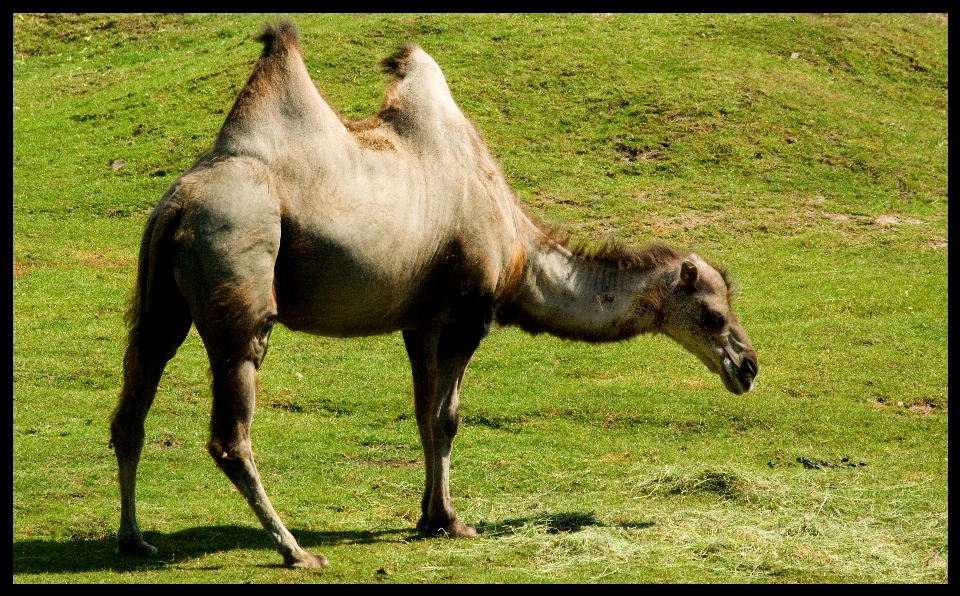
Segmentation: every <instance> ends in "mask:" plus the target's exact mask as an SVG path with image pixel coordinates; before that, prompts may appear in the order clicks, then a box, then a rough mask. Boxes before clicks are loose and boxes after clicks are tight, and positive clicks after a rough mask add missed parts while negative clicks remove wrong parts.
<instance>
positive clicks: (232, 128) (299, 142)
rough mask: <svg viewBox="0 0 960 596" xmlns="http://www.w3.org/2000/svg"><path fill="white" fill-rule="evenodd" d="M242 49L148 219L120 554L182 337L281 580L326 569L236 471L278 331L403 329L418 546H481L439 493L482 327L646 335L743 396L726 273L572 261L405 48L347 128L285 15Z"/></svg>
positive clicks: (123, 398) (116, 429) (637, 262)
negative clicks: (250, 60)
mask: <svg viewBox="0 0 960 596" xmlns="http://www.w3.org/2000/svg"><path fill="white" fill-rule="evenodd" d="M258 39H259V41H261V42H262V43H263V52H262V53H261V55H260V58H259V59H258V60H257V62H256V64H255V66H254V68H253V72H252V74H251V75H250V77H249V79H248V80H247V83H246V85H245V86H244V88H243V89H242V90H241V91H240V93H239V95H238V96H237V98H236V100H235V101H234V103H233V107H232V108H231V109H230V111H229V113H228V115H227V118H226V120H225V122H224V123H223V126H222V127H221V129H220V132H219V134H218V135H217V137H216V138H215V139H214V141H213V146H212V148H211V149H210V151H208V152H207V153H206V154H204V155H203V156H202V157H201V158H200V159H198V160H197V162H196V163H195V164H194V165H193V166H192V167H191V168H190V169H188V170H187V171H186V172H184V173H183V174H182V175H181V176H179V177H178V178H177V179H176V180H175V181H174V182H173V183H172V184H171V185H170V187H169V188H168V189H167V191H166V192H165V193H164V194H163V196H162V197H161V198H160V201H159V202H158V203H157V206H156V207H155V208H154V210H153V213H152V214H151V215H150V218H149V219H148V220H147V223H146V226H145V227H144V231H143V237H142V242H141V253H140V261H139V263H140V266H139V269H138V272H137V278H136V282H135V283H136V287H135V292H134V293H133V299H132V302H131V305H130V310H129V313H128V317H127V320H128V322H129V327H130V328H129V337H128V342H127V349H126V354H125V356H124V381H123V388H122V390H121V395H120V401H119V403H118V405H117V408H116V410H115V412H114V415H113V418H112V422H111V437H112V438H111V442H112V444H113V446H114V447H115V449H116V456H117V461H118V464H119V466H118V467H119V472H118V474H119V479H120V495H121V497H120V501H121V509H120V510H121V513H120V527H119V530H118V531H117V540H118V543H119V547H118V551H119V552H120V553H121V554H129V555H138V556H144V555H151V554H153V553H155V552H156V548H155V547H154V546H153V545H151V544H148V543H147V542H146V541H145V540H144V538H143V535H142V533H141V531H140V528H139V526H138V524H137V519H136V505H135V485H136V472H137V464H138V462H139V461H140V454H141V450H142V446H143V438H144V430H143V429H144V427H143V422H144V419H145V417H146V415H147V412H148V410H149V408H150V404H151V403H152V402H153V398H154V394H155V393H156V390H157V385H158V383H159V381H160V379H161V377H162V374H163V370H164V368H165V366H166V364H167V362H168V361H169V360H170V359H171V358H172V357H173V355H174V354H175V353H176V351H177V348H178V347H179V346H180V344H181V343H182V342H183V341H184V339H185V337H186V336H187V332H188V331H189V330H190V328H191V325H195V326H196V328H197V331H198V332H199V334H200V337H201V339H202V342H203V346H204V349H205V350H206V351H207V355H208V357H209V361H210V368H211V373H212V379H213V380H212V387H213V409H212V414H211V417H212V419H211V424H210V430H211V433H210V441H209V443H208V447H207V448H208V451H209V453H210V455H211V456H212V457H213V459H214V461H215V462H216V465H217V466H218V467H219V468H220V469H221V470H222V471H223V472H224V473H225V474H226V476H227V477H228V478H229V479H230V480H231V481H232V482H233V483H234V485H235V486H236V487H237V489H238V490H239V491H240V493H241V494H242V495H243V496H244V498H245V499H246V500H247V503H248V504H249V505H250V507H251V508H252V509H253V510H254V513H255V514H256V516H257V518H258V519H259V520H260V521H261V523H262V524H263V526H264V529H265V530H266V531H267V534H268V535H269V536H270V538H271V540H272V541H273V544H274V547H275V548H276V549H277V551H278V552H279V553H280V555H281V556H282V557H283V561H284V564H286V565H287V566H290V567H323V566H326V565H327V560H326V558H325V557H323V556H322V555H316V554H311V553H308V552H306V551H305V550H304V549H303V548H301V547H300V545H299V544H298V543H297V540H296V539H295V538H294V536H293V535H292V534H291V533H290V532H289V531H288V530H287V528H286V527H285V526H284V525H283V522H282V521H281V520H280V517H279V516H278V515H277V513H276V511H275V510H274V509H273V507H272V505H271V504H270V500H269V498H268V497H267V495H266V492H265V491H264V489H263V486H262V484H261V482H260V476H259V474H258V472H257V468H256V465H255V463H254V458H253V446H252V443H251V441H250V426H251V423H252V420H253V411H254V407H255V404H256V391H257V377H258V370H259V368H260V364H261V363H262V362H263V359H264V357H265V356H266V353H267V344H268V340H269V337H270V332H271V330H272V328H273V325H274V324H275V323H281V324H283V325H285V326H286V327H288V328H290V329H292V330H294V331H302V332H305V333H310V334H314V335H320V336H332V337H357V336H368V335H377V334H384V333H394V332H398V331H399V332H401V333H402V334H403V341H404V344H405V347H406V351H407V356H408V357H409V360H410V366H411V368H412V371H413V391H414V401H415V412H416V416H417V422H418V424H417V426H418V429H419V432H420V439H421V442H422V444H423V450H424V462H425V466H426V485H425V489H424V493H423V499H422V502H421V516H420V519H419V522H418V523H417V528H418V529H419V530H421V531H422V532H424V533H427V534H433V535H437V534H440V535H445V536H450V537H456V538H469V537H472V536H476V534H477V531H476V529H475V528H474V527H473V526H471V525H467V524H465V523H464V522H462V521H461V520H460V519H459V518H458V517H457V514H456V511H455V509H454V506H453V502H452V500H451V498H450V481H449V469H450V452H451V446H452V443H453V439H454V437H455V435H456V434H457V429H458V425H459V419H460V418H459V402H460V388H461V383H462V379H463V373H464V370H465V369H466V366H467V364H468V363H469V361H470V359H471V357H472V356H473V353H474V351H475V350H476V349H477V346H478V345H479V343H480V341H481V340H482V339H483V338H484V337H486V335H487V334H488V332H489V329H490V326H491V325H492V324H493V323H494V322H497V323H499V324H501V325H515V326H518V327H520V328H521V329H523V330H525V331H527V332H529V333H530V334H533V335H536V334H539V333H544V332H545V333H550V334H552V335H555V336H558V337H561V338H565V339H571V340H578V341H585V342H593V343H602V342H610V341H620V340H625V339H628V338H631V337H634V336H636V335H639V334H643V333H663V334H666V335H668V336H669V337H671V338H672V339H674V340H675V341H677V342H678V343H679V344H680V345H682V346H683V347H684V348H686V349H687V350H688V351H690V352H692V353H693V354H694V355H695V356H696V357H697V358H699V359H700V360H701V361H702V362H703V363H704V364H705V365H706V366H707V368H708V369H709V370H711V371H712V372H714V373H716V374H717V375H718V376H719V377H720V379H721V382H722V384H723V386H724V387H725V388H726V389H727V390H728V391H730V392H732V393H734V394H737V395H740V394H743V393H746V392H748V391H750V389H751V388H752V387H753V381H754V378H755V377H756V375H757V370H758V367H757V355H756V352H755V351H754V349H753V346H752V345H751V343H750V340H749V338H748V337H747V333H746V331H745V330H744V329H743V327H742V326H741V324H740V321H739V320H738V319H737V317H736V315H735V314H734V312H733V310H732V309H731V307H730V295H731V288H730V284H729V282H728V278H727V276H726V274H725V273H724V271H723V270H722V269H718V268H717V267H715V266H714V265H712V264H711V263H710V262H709V261H707V260H706V259H704V258H702V257H700V256H699V255H697V254H695V253H687V252H683V251H680V250H677V249H674V248H671V247H668V246H665V245H653V246H647V247H644V248H631V247H627V246H623V245H622V244H619V243H613V244H607V245H604V246H602V247H600V248H598V249H589V248H585V247H584V246H583V245H575V244H571V243H570V242H568V241H566V240H565V239H564V238H562V237H560V236H559V235H557V234H554V233H551V232H550V231H546V230H544V229H543V228H541V227H540V226H538V225H537V224H536V223H534V222H533V221H532V220H531V219H530V218H528V217H527V215H526V214H525V213H524V211H523V209H522V207H521V206H520V203H519V202H518V201H517V199H516V196H515V195H514V194H513V192H512V191H511V190H510V187H509V186H508V185H507V182H506V180H505V179H504V177H503V174H502V172H501V170H500V166H499V165H498V164H497V162H496V160H494V158H493V156H492V155H491V153H490V151H489V150H488V149H487V147H486V145H485V143H484V141H483V137H482V136H481V135H480V134H479V133H478V132H477V130H476V129H475V128H474V126H473V124H472V123H471V122H470V120H469V119H467V117H466V116H464V114H463V113H462V112H461V111H460V108H459V107H458V106H457V104H456V102H455V101H454V99H453V97H452V96H451V94H450V90H449V88H448V87H447V83H446V80H445V79H444V76H443V73H442V72H441V70H440V67H439V66H438V65H437V63H436V62H435V61H434V60H433V58H431V57H430V56H429V55H427V53H426V52H424V51H423V50H422V49H421V48H420V47H418V46H416V45H412V44H411V45H405V46H403V47H401V48H400V49H398V50H397V51H396V52H395V53H393V54H392V55H390V56H389V57H388V58H386V59H385V60H384V61H383V62H382V66H383V68H384V69H385V70H386V71H387V72H388V73H390V74H392V75H393V82H392V83H391V84H390V85H389V87H388V88H387V91H386V94H385V97H384V100H383V104H382V107H381V109H380V112H379V113H378V114H377V115H375V116H372V117H370V118H366V119H364V120H360V121H356V122H351V121H347V120H344V119H343V118H342V117H341V116H340V115H339V113H338V112H337V111H336V110H335V109H334V108H333V107H332V106H331V105H330V104H329V103H327V101H326V100H325V99H324V97H323V96H322V95H321V94H320V93H319V92H318V91H317V88H316V87H315V86H314V83H313V82H312V80H311V78H310V75H309V74H308V72H307V69H306V68H305V66H304V63H303V58H302V54H301V45H300V37H299V33H298V31H297V28H296V26H294V25H293V23H291V22H290V21H281V22H280V23H279V24H277V25H275V26H274V25H266V26H265V27H264V30H263V32H262V33H261V34H260V36H259V38H258ZM531 341H534V340H531ZM296 377H297V378H298V379H300V378H301V376H300V375H299V374H298V375H296ZM290 403H291V404H293V405H295V404H294V402H290ZM371 407H376V406H375V404H372V405H371ZM297 408H299V406H297ZM293 411H296V410H293ZM718 478H719V480H718ZM721 480H724V479H723V478H721V477H713V476H711V477H709V478H707V479H706V480H704V481H703V482H705V483H706V484H703V483H701V484H703V486H711V487H715V485H716V486H720V485H719V484H717V483H718V482H720V481H721ZM724 482H725V481H724ZM698 486H699V485H698ZM723 486H727V485H726V484H724V485H723ZM717 490H719V489H717Z"/></svg>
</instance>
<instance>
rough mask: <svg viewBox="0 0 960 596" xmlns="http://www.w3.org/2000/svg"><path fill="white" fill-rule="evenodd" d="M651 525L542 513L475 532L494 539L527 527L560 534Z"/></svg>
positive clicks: (480, 526)
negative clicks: (587, 528)
mask: <svg viewBox="0 0 960 596" xmlns="http://www.w3.org/2000/svg"><path fill="white" fill-rule="evenodd" d="M653 525H654V522H604V521H600V520H598V519H597V518H596V514H595V512H593V511H589V512H584V511H564V512H560V513H543V514H541V515H535V516H531V517H518V518H515V519H505V520H503V521H499V522H495V523H489V524H478V525H477V532H479V533H480V535H481V536H483V535H488V536H492V537H496V536H501V535H509V534H516V533H517V532H519V531H521V530H522V529H523V528H528V527H534V528H543V530H545V531H546V532H547V533H548V534H560V533H572V532H579V531H581V530H583V529H584V528H586V527H589V526H596V527H602V528H631V529H643V528H649V527H651V526H653Z"/></svg>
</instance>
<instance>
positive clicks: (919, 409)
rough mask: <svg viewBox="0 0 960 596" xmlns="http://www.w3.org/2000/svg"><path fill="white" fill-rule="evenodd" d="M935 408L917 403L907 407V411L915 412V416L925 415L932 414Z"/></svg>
mask: <svg viewBox="0 0 960 596" xmlns="http://www.w3.org/2000/svg"><path fill="white" fill-rule="evenodd" d="M936 408H937V406H936V405H934V404H931V403H928V402H919V403H915V404H913V405H911V406H909V407H908V408H907V409H908V410H910V411H911V412H916V413H917V414H923V415H927V414H930V413H932V412H933V411H934V410H935V409H936Z"/></svg>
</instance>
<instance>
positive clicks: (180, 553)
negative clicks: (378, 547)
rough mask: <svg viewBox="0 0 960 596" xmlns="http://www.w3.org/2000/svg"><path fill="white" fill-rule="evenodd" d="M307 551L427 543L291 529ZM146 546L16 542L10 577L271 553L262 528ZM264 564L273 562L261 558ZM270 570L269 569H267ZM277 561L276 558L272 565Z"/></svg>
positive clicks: (197, 532)
mask: <svg viewBox="0 0 960 596" xmlns="http://www.w3.org/2000/svg"><path fill="white" fill-rule="evenodd" d="M291 533H293V534H294V536H295V537H296V538H297V541H298V542H299V543H300V544H301V545H302V546H303V547H304V548H306V549H307V550H317V551H322V550H323V548H324V547H329V546H335V545H341V544H375V543H378V542H396V541H398V540H405V541H408V542H409V541H414V540H421V539H424V538H427V536H424V535H422V534H420V533H419V532H417V530H416V529H414V528H410V529H409V530H407V529H400V530H379V531H366V530H364V531H340V532H315V531H311V530H294V529H292V530H291ZM143 536H144V538H145V539H146V540H147V542H150V543H151V544H154V545H156V546H157V548H158V549H159V551H160V552H159V553H158V554H157V555H156V556H154V557H148V558H136V557H121V556H118V555H117V554H116V552H115V550H116V548H117V542H116V540H115V539H114V538H113V537H112V536H111V537H109V538H101V539H83V538H68V539H63V540H19V541H16V540H15V541H14V543H13V573H14V575H17V574H33V573H77V572H82V571H121V572H122V571H146V570H150V569H162V568H164V567H167V566H169V565H177V564H180V563H184V562H186V561H190V560H193V559H197V558H199V557H202V556H205V555H208V554H211V553H217V552H223V551H228V550H233V549H241V548H244V549H249V548H262V549H264V550H265V551H269V552H271V553H272V552H273V545H272V544H271V543H270V540H269V538H267V536H266V534H265V533H264V531H263V529H262V528H255V527H245V526H230V525H224V526H198V527H194V528H188V529H185V530H180V531H178V532H173V533H170V534H164V533H162V532H144V533H143ZM265 560H272V559H269V558H265ZM267 566H271V565H267ZM272 566H276V567H280V559H279V557H276V565H272Z"/></svg>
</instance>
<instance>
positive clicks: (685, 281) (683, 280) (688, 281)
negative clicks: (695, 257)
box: [680, 261, 699, 290]
mask: <svg viewBox="0 0 960 596" xmlns="http://www.w3.org/2000/svg"><path fill="white" fill-rule="evenodd" d="M698 275H699V273H698V272H697V266H696V265H694V264H693V261H684V262H683V263H682V264H681V265H680V287H681V288H686V289H690V290H692V289H693V284H695V283H696V282H697V276H698Z"/></svg>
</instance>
